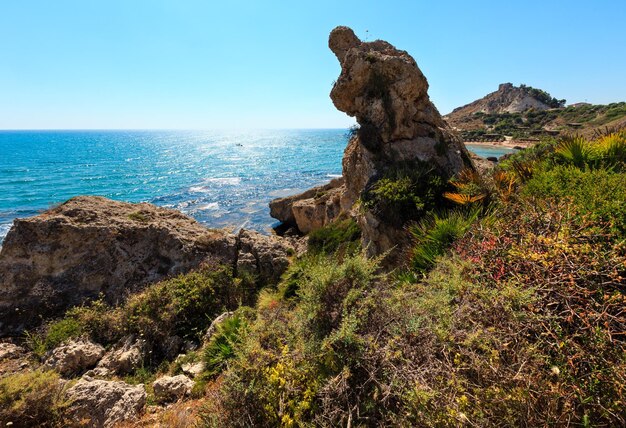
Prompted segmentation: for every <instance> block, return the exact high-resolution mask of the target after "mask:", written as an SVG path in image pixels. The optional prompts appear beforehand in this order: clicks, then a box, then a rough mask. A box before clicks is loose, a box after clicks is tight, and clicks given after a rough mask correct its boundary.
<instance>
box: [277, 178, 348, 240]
mask: <svg viewBox="0 0 626 428" xmlns="http://www.w3.org/2000/svg"><path fill="white" fill-rule="evenodd" d="M342 185H343V177H341V178H335V179H333V180H331V181H330V183H328V184H324V185H322V186H317V187H313V188H311V189H309V190H307V191H306V192H303V193H300V194H297V195H293V196H287V197H284V198H278V199H274V200H272V201H271V202H270V215H271V216H272V217H274V218H275V219H277V220H280V221H281V222H282V223H284V224H287V225H289V226H297V227H298V228H299V225H298V220H297V218H296V213H295V212H294V210H293V206H294V204H296V203H299V202H301V201H314V200H316V199H317V198H319V197H322V196H324V195H325V194H326V193H327V192H329V191H333V190H335V189H338V188H340V187H341V186H342ZM308 203H310V202H308ZM308 203H305V204H308ZM306 222H307V220H306V217H305V216H302V215H300V224H302V226H303V227H304V229H307V226H306ZM300 231H301V232H302V233H308V232H309V231H308V230H302V229H300Z"/></svg>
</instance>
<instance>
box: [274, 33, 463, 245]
mask: <svg viewBox="0 0 626 428" xmlns="http://www.w3.org/2000/svg"><path fill="white" fill-rule="evenodd" d="M329 47H330V49H331V50H332V51H333V53H334V54H335V55H336V56H337V59H338V60H339V63H340V64H341V74H340V76H339V78H338V79H337V82H336V83H335V85H334V86H333V89H332V91H331V94H330V97H331V99H332V101H333V103H334V104H335V106H336V107H337V108H338V109H339V110H341V111H343V112H345V113H347V114H348V115H350V116H353V117H355V118H356V120H357V122H358V123H359V129H358V131H356V133H355V135H354V136H353V137H352V138H351V139H350V142H349V143H348V147H347V148H346V150H345V153H344V157H343V179H344V182H343V183H342V184H341V185H340V186H339V187H335V188H333V193H334V194H336V195H337V196H336V197H333V198H332V199H326V200H325V201H324V207H323V209H320V210H317V211H316V210H315V209H309V210H308V211H307V212H308V213H309V215H308V216H310V217H313V216H315V218H316V222H313V221H308V222H307V226H309V227H307V228H306V229H308V230H303V232H308V231H310V230H314V229H316V228H319V227H321V226H323V225H324V224H327V223H328V222H330V221H332V220H333V218H335V217H337V215H338V214H339V213H340V212H350V211H352V214H353V215H355V216H356V217H357V219H358V221H359V224H360V225H361V227H362V231H363V244H364V246H365V247H366V248H368V249H369V251H370V253H375V254H379V253H381V252H384V251H386V250H389V249H390V248H391V247H392V246H393V245H396V244H398V236H397V235H399V233H396V232H398V231H400V230H401V229H402V227H403V224H389V221H388V219H385V218H381V217H379V216H378V214H377V213H376V212H369V213H366V214H363V213H362V212H361V213H357V212H354V211H355V210H353V209H352V208H353V207H354V204H355V202H356V201H357V200H358V199H359V198H360V197H361V196H362V194H363V192H364V191H366V190H367V189H368V188H369V187H371V186H372V185H373V184H374V183H375V182H376V181H377V180H379V179H380V178H381V177H383V176H384V175H385V174H386V173H388V172H390V171H392V170H393V169H394V168H397V167H398V166H399V165H402V166H403V167H405V168H406V167H408V168H411V167H412V166H416V167H417V166H418V165H422V164H427V165H428V166H429V168H432V169H433V170H435V171H436V172H437V173H438V174H440V175H441V176H442V177H444V178H449V177H451V176H453V175H454V174H456V173H457V172H459V171H461V170H462V169H464V168H473V165H472V162H471V160H470V157H469V154H468V152H467V150H466V149H465V146H464V145H463V144H462V142H461V141H460V139H459V138H458V137H457V136H456V134H454V133H453V132H452V130H451V129H450V128H449V126H448V125H447V123H446V122H445V121H444V120H443V118H442V117H441V115H440V114H439V112H438V111H437V109H436V108H435V106H434V105H433V103H432V102H431V101H430V99H429V97H428V82H427V80H426V78H425V77H424V75H423V74H422V72H421V71H420V69H419V67H418V66H417V64H416V62H415V60H414V59H413V58H412V57H411V56H410V55H409V54H408V53H407V52H405V51H402V50H399V49H396V48H395V47H393V46H392V45H391V44H389V43H387V42H385V41H381V40H377V41H373V42H362V41H361V40H359V39H358V37H356V35H355V34H354V32H353V31H352V30H351V29H350V28H347V27H337V28H335V29H334V30H333V31H332V32H331V34H330V38H329ZM310 194H311V191H308V192H305V193H304V194H302V195H297V196H294V197H291V199H290V200H289V201H287V200H282V201H273V202H272V205H273V206H275V207H276V206H280V207H281V209H280V210H279V209H277V208H275V209H274V210H272V215H274V216H275V217H276V218H278V219H279V220H281V221H287V222H289V221H294V220H295V221H294V222H295V223H297V224H298V226H300V222H299V221H298V219H297V211H298V204H300V203H302V201H307V200H310V199H311V195H310ZM288 204H290V207H291V209H289V208H288V207H287V205H288ZM307 205H308V206H309V207H311V205H313V204H312V203H311V202H308V203H307ZM328 212H332V213H333V216H328V215H324V214H323V213H328ZM335 213H337V214H335ZM285 214H286V215H285Z"/></svg>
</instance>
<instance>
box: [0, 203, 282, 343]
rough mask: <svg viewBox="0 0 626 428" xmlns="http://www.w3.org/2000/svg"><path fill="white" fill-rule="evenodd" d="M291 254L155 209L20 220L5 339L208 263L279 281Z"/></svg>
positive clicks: (13, 239) (8, 282)
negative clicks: (100, 299)
mask: <svg viewBox="0 0 626 428" xmlns="http://www.w3.org/2000/svg"><path fill="white" fill-rule="evenodd" d="M289 248H290V246H289V245H288V244H286V243H285V242H284V241H278V240H277V239H275V238H272V237H267V236H263V235H259V234H257V233H255V232H250V231H242V232H241V233H239V234H238V235H235V234H232V233H229V232H228V231H224V230H209V229H207V228H205V227H203V226H202V225H200V224H199V223H198V222H196V221H195V220H193V219H191V218H189V217H187V216H185V215H184V214H182V213H180V212H178V211H174V210H169V209H164V208H158V207H156V206H154V205H151V204H145V203H144V204H129V203H123V202H116V201H112V200H109V199H105V198H100V197H85V196H82V197H77V198H73V199H71V200H69V201H68V202H66V203H65V204H63V205H60V206H59V207H56V208H53V209H51V210H49V211H47V212H45V213H43V214H41V215H39V216H36V217H32V218H26V219H17V220H15V223H14V226H13V228H12V229H11V230H10V232H9V234H8V235H7V237H6V240H5V242H4V245H3V247H2V252H0V336H2V335H6V334H13V333H17V332H19V331H21V330H22V329H23V328H24V327H29V326H32V325H36V324H38V323H39V322H40V320H41V318H42V317H43V318H46V317H49V316H54V315H57V314H60V313H61V312H62V311H63V310H65V309H66V308H68V307H71V306H75V305H79V304H81V303H83V302H85V301H88V300H91V299H95V298H98V296H100V295H102V296H103V297H104V298H105V300H106V301H108V302H109V303H117V302H119V301H121V300H123V299H124V298H125V297H127V296H128V295H129V294H130V293H132V292H134V291H137V290H139V289H141V288H142V287H143V286H145V285H146V284H149V283H153V282H156V281H158V280H160V279H163V278H166V277H168V276H172V275H177V274H180V273H185V272H188V271H190V270H192V269H194V268H197V267H199V266H200V265H201V264H202V263H204V262H208V261H216V262H218V263H220V264H225V265H227V266H232V268H233V271H235V272H236V271H237V270H239V271H244V270H245V271H246V272H247V273H250V274H253V275H255V276H256V277H258V278H259V279H260V280H264V281H269V282H272V281H276V280H277V278H278V276H280V274H281V273H282V271H283V270H284V269H285V268H286V266H287V264H288V260H287V253H288V252H291V251H292V250H293V249H289Z"/></svg>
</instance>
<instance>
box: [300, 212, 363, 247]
mask: <svg viewBox="0 0 626 428" xmlns="http://www.w3.org/2000/svg"><path fill="white" fill-rule="evenodd" d="M360 238H361V229H359V226H358V225H357V224H356V221H354V219H352V218H339V219H337V220H335V221H334V222H332V223H330V224H329V225H327V226H324V227H322V228H320V229H317V230H315V231H313V232H311V233H310V234H309V242H308V250H309V252H310V253H325V254H332V253H334V252H336V251H338V250H340V251H342V252H343V253H353V252H355V251H356V250H357V249H358V248H359V245H360Z"/></svg>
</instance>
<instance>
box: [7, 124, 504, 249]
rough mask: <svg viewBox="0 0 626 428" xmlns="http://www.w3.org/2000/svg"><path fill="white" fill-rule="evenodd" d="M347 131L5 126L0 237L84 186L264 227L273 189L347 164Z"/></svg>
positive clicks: (208, 219)
mask: <svg viewBox="0 0 626 428" xmlns="http://www.w3.org/2000/svg"><path fill="white" fill-rule="evenodd" d="M347 138H348V137H347V132H346V130H343V129H332V130H319V129H316V130H276V131H275V130H271V131H269V130H268V131H250V132H206V131H203V132H200V131H0V242H1V240H2V239H3V238H4V236H5V235H6V233H7V232H8V230H9V228H10V226H11V224H12V222H13V219H14V218H16V217H28V216H32V215H36V214H38V213H39V212H41V211H43V210H45V209H47V208H49V207H50V206H51V205H54V204H57V203H59V202H63V201H65V200H67V199H69V198H71V197H72V196H76V195H101V196H106V197H109V198H112V199H117V200H122V201H129V202H142V201H145V202H151V203H154V204H156V205H160V206H164V207H170V208H175V209H178V210H180V211H183V212H185V213H187V214H189V215H191V216H193V217H195V218H196V219H197V220H198V221H200V222H202V223H204V224H206V225H208V226H211V227H223V226H234V227H240V226H245V227H247V228H252V229H256V230H260V231H266V230H268V229H269V228H270V227H271V226H272V225H273V224H275V223H276V221H275V220H274V219H272V218H271V217H270V216H269V208H268V202H269V201H270V200H271V199H273V198H276V197H280V196H286V195H288V194H294V193H297V192H298V191H301V190H304V189H306V188H309V187H311V186H314V185H317V184H321V183H324V182H326V181H328V180H330V179H331V178H332V177H335V176H338V175H340V174H341V157H342V155H343V150H344V148H345V146H346V143H347ZM479 154H481V153H479ZM501 154H503V153H494V152H490V153H488V154H486V153H482V154H481V155H483V156H494V155H495V156H498V155H501Z"/></svg>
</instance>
